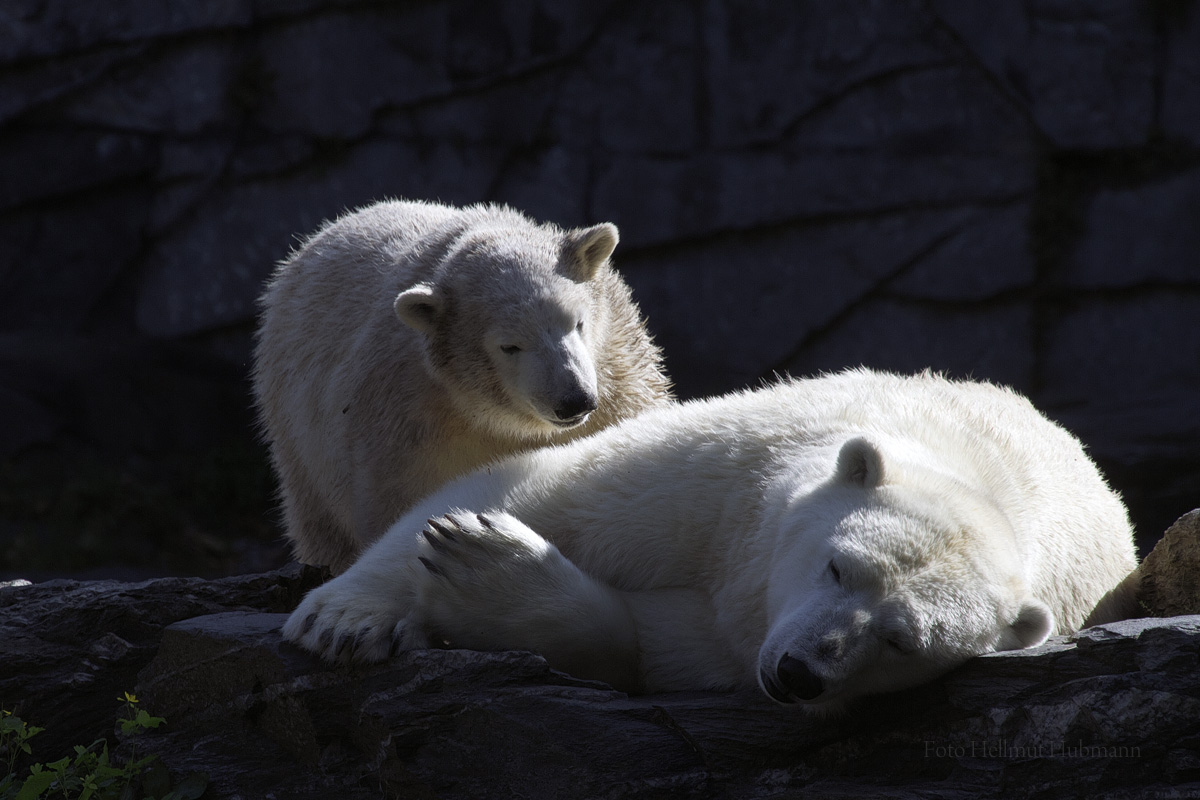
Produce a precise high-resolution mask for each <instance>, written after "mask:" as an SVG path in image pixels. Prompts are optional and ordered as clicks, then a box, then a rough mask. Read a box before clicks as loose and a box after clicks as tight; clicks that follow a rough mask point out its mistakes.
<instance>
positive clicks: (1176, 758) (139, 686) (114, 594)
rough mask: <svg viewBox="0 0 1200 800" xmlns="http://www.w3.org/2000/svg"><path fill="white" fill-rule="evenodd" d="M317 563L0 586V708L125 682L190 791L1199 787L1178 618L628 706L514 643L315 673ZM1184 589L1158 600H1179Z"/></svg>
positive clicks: (1191, 629) (97, 699) (66, 721)
mask: <svg viewBox="0 0 1200 800" xmlns="http://www.w3.org/2000/svg"><path fill="white" fill-rule="evenodd" d="M1198 513H1200V512H1193V513H1192V514H1191V515H1189V516H1188V517H1185V518H1184V519H1182V520H1180V525H1179V526H1177V529H1178V531H1181V532H1182V533H1180V532H1178V531H1177V533H1176V534H1175V537H1174V539H1172V540H1171V541H1168V539H1164V544H1160V548H1162V557H1161V558H1159V559H1157V562H1156V560H1155V559H1153V558H1152V559H1148V560H1147V564H1146V567H1145V568H1144V569H1143V571H1142V574H1141V577H1142V583H1141V585H1142V586H1143V587H1144V586H1146V585H1147V584H1146V580H1147V579H1155V580H1158V581H1160V583H1165V582H1175V583H1177V584H1180V581H1183V583H1182V584H1180V585H1181V586H1184V587H1185V588H1186V575H1185V574H1184V573H1181V572H1180V571H1178V570H1176V569H1174V566H1175V565H1174V563H1173V562H1174V561H1175V560H1176V559H1177V558H1178V552H1179V550H1178V547H1179V546H1180V545H1181V544H1184V543H1188V544H1189V546H1190V545H1194V544H1195V542H1194V541H1191V540H1193V539H1195V524H1194V523H1195V518H1196V516H1197V514H1198ZM1168 538H1170V537H1168ZM1193 549H1194V548H1193ZM322 577H323V576H322V575H320V574H318V573H317V572H316V571H311V570H303V571H302V570H300V569H298V568H294V567H293V568H290V569H288V570H284V571H280V572H275V573H266V574H261V575H247V576H242V577H238V578H227V579H221V580H215V581H204V580H198V579H180V578H170V579H161V580H155V581H145V582H140V583H121V582H116V581H97V582H76V581H52V582H49V583H43V584H32V585H28V584H26V585H21V583H20V582H16V583H5V584H2V585H0V641H3V642H4V645H5V649H4V658H3V659H0V702H2V704H3V705H4V707H5V708H7V709H11V710H14V711H16V712H17V713H18V714H19V715H20V716H21V717H22V718H24V719H25V720H26V721H27V722H30V723H33V724H37V725H40V726H44V727H45V728H46V731H45V732H44V733H43V734H41V735H39V736H38V737H37V738H36V739H35V740H34V742H33V744H34V747H35V748H36V749H35V756H36V757H37V758H39V759H41V760H46V759H51V758H55V757H57V755H58V754H59V753H61V752H67V750H68V748H69V747H70V746H71V745H73V744H75V743H77V742H79V741H90V740H91V739H92V738H94V737H95V736H98V735H104V734H106V733H111V731H112V726H113V719H114V715H115V712H116V710H117V706H118V705H119V703H118V702H117V698H119V697H121V696H122V693H123V692H126V691H131V690H133V691H135V692H136V694H137V695H138V696H139V698H140V703H141V707H142V708H145V709H147V710H148V711H150V713H152V714H155V715H158V716H163V717H166V719H167V725H166V726H165V727H163V728H161V729H159V730H158V731H156V732H154V733H153V734H150V735H147V736H145V737H143V738H142V739H141V740H140V741H139V748H140V750H141V752H143V753H144V752H152V753H155V754H157V755H159V756H160V757H161V759H162V761H163V762H164V763H165V764H166V766H167V767H168V768H169V770H170V771H171V772H172V773H173V775H174V776H175V778H176V779H179V778H180V777H182V776H184V775H188V774H191V773H194V772H203V773H206V774H207V775H208V776H209V778H210V780H209V788H208V794H207V795H206V797H212V798H235V797H264V798H266V797H288V798H297V799H303V798H314V799H315V798H326V797H331V796H337V797H346V798H357V797H363V798H368V797H380V796H386V797H441V798H455V797H464V798H465V797H483V796H486V797H510V796H513V797H517V796H519V797H526V798H576V797H610V798H643V797H645V798H651V797H663V796H671V797H677V796H678V797H696V798H711V797H729V798H747V799H751V798H785V797H797V796H805V797H809V796H816V797H830V798H858V797H880V796H885V797H893V798H917V797H930V796H936V797H942V798H959V797H964V798H965V797H996V798H1045V797H1068V796H1069V797H1075V796H1079V797H1084V796H1086V797H1097V796H1103V797H1113V798H1125V797H1129V798H1134V797H1147V796H1163V797H1190V796H1193V795H1196V794H1198V793H1200V767H1198V765H1200V734H1198V733H1197V728H1196V724H1195V720H1196V718H1197V715H1198V714H1200V616H1176V617H1168V618H1150V619H1132V620H1126V621H1124V622H1117V623H1112V624H1108V625H1103V626H1098V627H1094V628H1089V629H1086V630H1084V631H1081V632H1080V633H1078V634H1077V635H1074V636H1070V637H1054V638H1052V639H1051V640H1049V641H1048V642H1047V643H1045V644H1044V645H1042V646H1040V647H1037V648H1034V649H1031V650H1026V651H1019V652H1010V653H997V654H992V655H988V656H984V657H982V658H977V659H974V660H972V661H970V662H968V663H967V664H966V665H964V666H963V667H961V668H960V669H958V670H956V671H954V672H953V673H951V674H950V675H948V676H946V677H944V678H943V679H940V680H938V681H935V682H933V683H931V684H929V685H926V686H923V687H919V688H916V689H913V690H910V691H906V692H901V693H896V694H893V695H887V696H881V697H874V698H869V699H867V700H865V701H863V702H862V703H861V704H860V705H858V706H857V707H855V708H853V709H852V710H851V711H850V713H848V714H845V715H843V716H840V717H836V718H820V717H812V716H808V715H805V714H803V713H797V711H796V710H795V709H791V708H783V707H779V706H776V705H774V704H771V703H770V702H768V701H767V700H766V699H765V697H763V696H762V695H761V693H759V692H757V691H748V692H740V693H732V694H726V693H711V692H691V693H677V694H663V695H651V696H641V697H638V696H628V695H625V694H622V693H619V692H615V691H613V690H612V689H610V688H609V687H607V686H605V685H604V684H600V683H596V682H591V681H583V680H578V679H575V678H572V677H570V676H568V675H565V674H562V673H559V672H555V671H553V670H551V669H550V668H549V667H548V665H547V664H546V662H545V661H544V660H543V659H542V658H540V657H539V656H536V655H534V654H530V653H518V652H502V653H475V652H469V651H459V650H429V651H418V652H413V653H405V654H401V655H399V656H397V657H395V658H393V659H392V660H391V661H389V662H387V663H384V664H379V665H374V666H355V667H346V666H342V667H331V666H328V665H325V664H323V663H321V662H320V661H318V660H317V659H315V658H313V657H312V656H310V655H308V654H307V653H305V652H303V651H301V650H299V649H297V648H295V647H293V646H291V645H289V644H286V643H284V642H283V641H282V640H281V638H280V635H279V627H280V625H281V624H282V623H283V621H284V620H285V619H286V613H287V612H288V611H289V610H290V609H292V608H294V606H295V604H296V603H297V602H298V600H299V598H300V597H301V596H302V594H303V593H304V592H305V591H307V590H308V589H310V588H312V587H313V586H315V585H317V583H319V581H320V580H321V578H322ZM1191 588H1192V589H1193V591H1192V592H1191V594H1176V595H1175V596H1174V599H1173V601H1172V602H1173V604H1172V605H1171V606H1170V607H1169V608H1167V607H1165V606H1164V607H1163V608H1162V609H1160V610H1162V611H1166V612H1169V613H1177V612H1189V613H1194V612H1196V611H1197V610H1198V609H1197V608H1196V606H1195V602H1196V596H1195V593H1194V587H1191ZM1156 596H1157V597H1158V598H1159V599H1162V597H1163V595H1162V594H1161V593H1160V594H1158V595H1156ZM14 703H15V705H14Z"/></svg>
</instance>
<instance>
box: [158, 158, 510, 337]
mask: <svg viewBox="0 0 1200 800" xmlns="http://www.w3.org/2000/svg"><path fill="white" fill-rule="evenodd" d="M498 161H499V158H498V156H497V154H495V153H493V152H491V151H481V150H477V149H464V148H455V147H450V146H436V145H432V146H429V147H427V148H420V149H418V148H415V147H412V146H410V145H407V144H404V143H392V142H386V141H385V142H371V143H367V144H364V145H362V146H359V147H353V148H350V149H349V150H347V151H345V152H344V153H341V154H340V155H339V157H337V158H331V159H330V163H328V164H327V166H326V170H325V171H324V172H319V173H318V172H310V171H304V172H301V173H298V174H288V175H286V176H284V177H280V178H277V179H273V180H257V181H246V182H243V183H239V184H236V185H234V186H231V187H229V188H218V189H214V190H213V191H212V192H211V193H210V194H209V195H208V196H207V197H206V199H205V200H204V202H203V203H201V204H200V205H198V206H197V207H196V209H195V211H194V213H192V214H190V215H189V219H188V220H187V222H186V223H184V224H181V225H179V226H177V227H176V228H174V229H172V230H171V231H170V233H169V234H167V235H166V236H164V237H162V238H161V239H158V240H156V241H155V242H154V244H153V247H152V249H151V251H150V253H149V255H148V257H147V262H148V264H149V268H148V269H147V270H146V273H145V275H144V277H143V279H142V282H141V284H140V287H139V290H138V298H137V323H138V325H139V327H140V329H141V330H142V331H143V332H145V333H146V334H148V335H150V336H154V337H174V336H182V335H187V334H192V333H198V332H201V331H207V330H211V329H213V328H219V327H222V326H225V325H232V324H238V323H243V322H246V321H248V320H251V319H253V318H254V316H255V314H256V306H255V302H256V300H257V298H258V295H259V293H260V292H261V288H262V284H263V281H264V280H265V279H266V278H267V276H268V275H270V273H271V271H272V269H273V268H274V265H275V263H276V262H278V261H279V260H280V259H281V258H283V257H284V256H286V255H287V254H288V252H289V251H290V250H291V248H292V247H293V246H294V244H295V242H296V237H297V236H307V235H309V234H310V233H312V232H313V231H315V230H316V228H317V226H318V225H319V224H320V223H321V222H322V221H324V220H326V219H331V218H333V217H336V216H337V215H339V214H340V213H342V212H343V211H345V210H347V209H350V208H354V207H357V206H360V205H364V204H367V203H370V202H373V201H376V200H382V199H384V198H388V197H414V198H430V197H438V198H441V199H443V200H444V201H446V202H451V203H464V202H470V201H474V200H477V199H478V198H479V197H481V196H483V193H484V189H485V186H486V185H487V183H488V182H489V181H490V179H491V176H492V175H493V174H494V173H495V171H496V169H497V168H498Z"/></svg>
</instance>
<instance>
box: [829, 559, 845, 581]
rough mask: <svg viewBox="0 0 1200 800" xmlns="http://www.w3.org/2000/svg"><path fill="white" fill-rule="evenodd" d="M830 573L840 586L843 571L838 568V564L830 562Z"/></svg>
mask: <svg viewBox="0 0 1200 800" xmlns="http://www.w3.org/2000/svg"><path fill="white" fill-rule="evenodd" d="M829 574H830V575H832V576H833V582H834V583H836V584H837V585H838V586H841V585H842V571H841V570H839V569H838V568H837V564H835V563H833V562H832V561H830V562H829Z"/></svg>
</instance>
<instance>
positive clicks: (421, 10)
mask: <svg viewBox="0 0 1200 800" xmlns="http://www.w3.org/2000/svg"><path fill="white" fill-rule="evenodd" d="M446 36H447V32H446V23H445V6H443V5H440V4H420V5H415V6H408V7H406V8H405V9H404V10H403V11H402V12H400V11H391V12H389V11H387V10H384V9H382V8H369V9H364V10H356V11H349V12H345V13H332V14H318V15H314V16H311V17H302V18H300V19H298V20H295V21H289V22H286V23H280V24H276V25H272V26H270V27H268V28H267V29H266V30H265V31H264V32H263V35H262V36H261V38H260V39H259V40H258V43H257V47H258V49H257V53H256V59H257V60H256V61H255V62H254V69H255V71H256V74H257V75H258V76H259V78H258V79H257V80H258V82H259V83H260V84H262V85H261V86H258V87H257V88H256V91H257V92H260V96H258V97H257V98H256V99H257V102H256V108H255V113H256V118H257V120H258V122H259V124H260V125H262V126H263V127H264V128H265V129H267V130H269V131H272V132H276V133H296V132H301V131H302V132H305V133H307V134H309V135H313V136H319V137H330V138H341V139H354V138H357V137H360V136H362V135H363V134H364V133H365V132H366V130H367V128H368V127H369V126H370V125H371V120H372V116H373V115H374V114H375V113H376V112H377V111H378V110H379V109H380V108H382V107H384V106H385V105H392V104H406V103H412V102H415V101H416V100H419V99H423V98H428V97H434V96H440V95H444V94H446V93H447V92H448V91H449V90H450V88H451V83H450V80H449V77H448V76H447V75H446V72H445V66H444V64H443V63H442V62H441V60H440V59H439V58H437V54H438V52H439V51H440V50H441V49H442V48H444V46H445V45H444V40H445V37H446ZM383 75H386V76H388V77H387V80H380V79H379V76H383Z"/></svg>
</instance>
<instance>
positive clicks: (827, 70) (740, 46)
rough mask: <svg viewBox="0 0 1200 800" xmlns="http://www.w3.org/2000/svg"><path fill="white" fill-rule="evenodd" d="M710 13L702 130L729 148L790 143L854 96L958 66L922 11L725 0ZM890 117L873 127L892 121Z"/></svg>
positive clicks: (875, 116)
mask: <svg viewBox="0 0 1200 800" xmlns="http://www.w3.org/2000/svg"><path fill="white" fill-rule="evenodd" d="M704 8H705V11H704V18H703V20H702V26H703V27H702V31H703V34H702V35H703V36H704V45H705V51H704V64H703V67H702V69H703V73H702V74H701V77H702V78H703V79H704V80H705V81H706V84H707V86H708V88H709V92H708V96H707V98H706V102H707V105H708V111H709V113H708V114H707V115H706V116H707V119H706V120H705V121H704V122H703V123H702V124H704V125H706V126H708V127H709V128H710V129H711V137H712V141H713V143H714V144H715V145H716V146H717V147H719V148H723V149H725V148H742V147H747V146H753V145H773V144H775V143H777V142H780V141H784V140H787V139H788V138H790V136H791V134H792V131H793V130H794V129H795V128H797V127H799V126H802V125H804V124H806V121H807V120H808V119H809V118H811V117H813V116H819V115H820V114H821V113H823V112H824V111H825V110H826V109H828V108H830V107H833V106H836V105H837V104H839V103H841V102H842V101H844V100H846V99H847V98H850V97H853V96H854V95H856V94H858V93H860V92H863V91H868V90H870V88H871V87H873V86H876V85H879V84H885V83H887V82H888V81H890V80H892V79H893V78H895V77H897V76H900V75H903V74H905V73H912V72H918V71H921V70H924V69H929V68H933V67H938V66H943V67H944V66H947V65H948V64H949V62H950V58H949V57H948V55H947V53H946V51H945V48H944V47H942V46H941V45H940V44H939V43H938V42H937V41H936V40H935V39H934V38H933V36H932V35H931V34H932V27H931V25H930V20H929V19H928V17H927V16H926V15H925V14H924V13H923V12H922V11H921V10H920V9H919V8H918V6H916V5H915V4H908V3H881V2H868V3H837V2H816V3H802V4H797V5H793V6H791V7H790V8H789V9H788V13H786V14H781V13H779V11H780V7H779V5H778V4H777V3H773V2H771V0H754V1H753V2H741V0H737V1H735V0H723V1H722V2H715V3H708V4H706V5H705V7H704ZM945 107H946V108H947V109H949V108H950V104H946V106H945ZM918 109H919V111H920V112H928V111H933V110H935V109H934V107H933V106H928V105H921V106H915V107H913V111H914V112H916V111H917V110H918ZM881 111H882V109H880V110H879V111H876V112H875V113H872V114H871V115H870V118H869V120H863V121H864V122H866V123H868V124H873V123H875V122H878V121H883V120H882V119H881V118H882V117H883V114H882V113H880V112H881Z"/></svg>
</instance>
